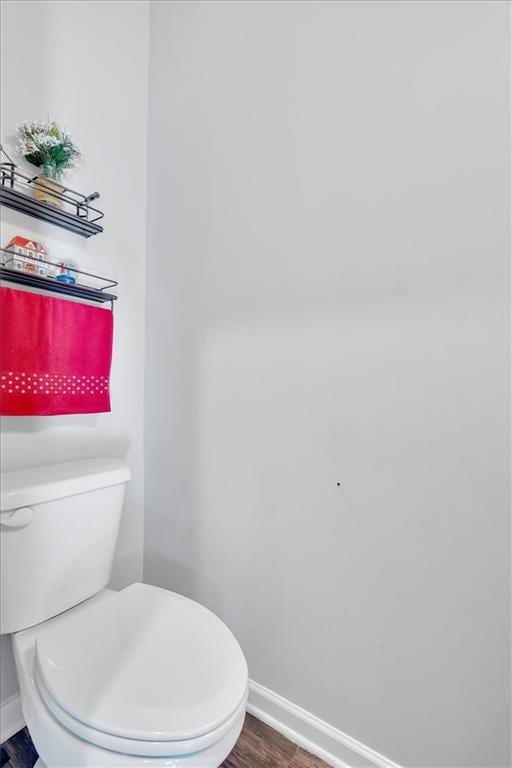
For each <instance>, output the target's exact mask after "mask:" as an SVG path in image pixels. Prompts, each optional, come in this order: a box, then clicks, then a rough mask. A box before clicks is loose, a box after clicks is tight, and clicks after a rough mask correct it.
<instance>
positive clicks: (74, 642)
mask: <svg viewBox="0 0 512 768" xmlns="http://www.w3.org/2000/svg"><path fill="white" fill-rule="evenodd" d="M34 670H35V671H34V680H35V684H36V686H37V689H38V691H39V693H40V695H41V697H42V699H43V700H44V702H45V704H46V706H47V707H48V709H49V710H50V711H51V712H52V714H53V716H54V717H55V718H56V719H57V720H58V721H59V722H60V723H61V724H62V725H63V726H64V727H65V728H67V729H68V730H69V731H71V732H72V733H75V734H76V735H77V736H79V737H80V738H82V739H84V740H86V741H88V742H89V743H92V744H95V745H97V746H100V747H103V748H105V749H109V750H112V751H115V752H121V753H124V754H127V755H140V756H146V757H153V756H155V757H156V756H169V755H187V754H192V753H197V752H199V751H201V750H203V749H206V748H208V747H210V746H211V745H213V744H215V743H216V742H218V741H220V740H221V739H222V738H223V737H224V736H225V735H226V734H227V733H229V731H230V730H231V729H232V728H233V726H234V724H235V723H236V722H237V721H238V720H239V719H240V716H241V715H242V716H243V710H244V709H245V702H246V698H247V665H246V662H245V659H244V656H243V654H242V651H241V649H240V647H239V645H238V643H237V642H236V640H235V638H234V637H233V635H232V634H231V632H230V631H229V630H228V629H227V627H226V626H225V625H224V624H223V623H222V621H220V619H218V618H217V617H216V616H215V615H214V614H212V613H211V612H210V611H208V610H207V609H206V608H204V607H203V606H201V605H199V604H198V603H195V602H194V601H192V600H189V599H187V598H185V597H183V596H181V595H177V594H175V593H172V592H168V591H167V590H162V589H159V588H157V587H151V586H149V585H145V584H133V585H132V586H131V587H127V588H126V589H124V590H122V591H121V592H118V593H113V594H112V595H111V596H110V597H109V598H108V599H105V600H102V601H98V602H95V603H93V604H91V605H90V606H88V607H87V609H86V610H82V611H80V612H77V613H76V615H75V616H73V617H70V618H69V620H67V621H66V622H64V623H60V624H59V625H58V626H52V625H50V626H48V627H47V628H45V630H44V631H41V632H39V633H38V634H37V638H36V655H35V664H34Z"/></svg>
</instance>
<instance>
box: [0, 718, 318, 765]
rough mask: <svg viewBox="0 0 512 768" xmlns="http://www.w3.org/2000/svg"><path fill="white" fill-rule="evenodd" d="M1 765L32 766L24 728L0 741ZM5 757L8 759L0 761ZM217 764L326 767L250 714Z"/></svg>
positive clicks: (30, 746) (33, 753) (33, 752)
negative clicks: (10, 737)
mask: <svg viewBox="0 0 512 768" xmlns="http://www.w3.org/2000/svg"><path fill="white" fill-rule="evenodd" d="M2 747H3V750H5V753H6V754H4V755H2V761H0V764H1V766H2V767H3V768H33V766H34V764H35V762H36V760H37V752H36V750H35V749H34V745H33V744H32V739H31V738H30V735H29V733H28V731H27V729H26V728H24V729H23V730H22V731H20V732H19V733H17V734H16V736H13V737H12V739H9V741H6V742H5V744H3V745H2ZM3 760H6V761H7V760H8V762H5V763H4V762H3ZM221 768H327V766H326V764H325V763H323V762H322V761H321V760H318V758H316V757H313V755H310V754H308V753H307V752H305V751H304V750H303V749H300V748H299V747H297V746H296V745H295V744H292V742H291V741H288V739H285V737H284V736H281V734H280V733H278V732H277V731H274V730H273V729H272V728H269V727H268V725H265V724H264V723H262V722H261V721H260V720H257V719H256V718H255V717H253V716H252V715H247V716H246V718H245V725H244V729H243V731H242V733H241V734H240V738H239V739H238V741H237V743H236V744H235V747H234V749H233V751H232V752H231V754H230V755H228V757H227V758H226V759H225V760H224V762H223V763H222V766H221Z"/></svg>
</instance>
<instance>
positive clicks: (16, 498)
mask: <svg viewBox="0 0 512 768" xmlns="http://www.w3.org/2000/svg"><path fill="white" fill-rule="evenodd" d="M130 477H131V472H130V468H129V467H128V465H127V464H126V463H125V462H124V461H122V460H121V459H112V458H105V459H103V458H102V459H82V460H80V461H65V462H62V463H60V464H47V465H44V466H40V467H29V468H27V469H15V470H12V471H10V472H3V473H2V476H1V494H0V505H1V511H2V512H9V511H10V510H13V509H18V508H19V507H28V506H31V505H33V504H42V503H43V502H45V501H54V500H56V499H62V498H65V497H66V496H75V495H76V494H77V493H85V492H86V491H93V490H96V489H98V488H107V487H108V486H111V485H119V484H121V483H126V482H127V481H128V480H129V479H130Z"/></svg>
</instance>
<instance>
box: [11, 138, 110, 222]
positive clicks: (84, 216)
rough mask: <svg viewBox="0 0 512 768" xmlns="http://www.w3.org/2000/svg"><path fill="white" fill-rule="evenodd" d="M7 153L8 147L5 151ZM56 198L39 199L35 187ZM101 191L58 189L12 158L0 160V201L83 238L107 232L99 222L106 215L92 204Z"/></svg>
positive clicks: (47, 195)
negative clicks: (52, 201)
mask: <svg viewBox="0 0 512 768" xmlns="http://www.w3.org/2000/svg"><path fill="white" fill-rule="evenodd" d="M2 152H3V154H5V150H2ZM36 189H37V190H40V191H41V192H44V195H45V196H46V197H50V198H54V203H53V204H52V203H49V202H44V201H43V200H37V199H36V198H35V197H34V195H33V192H34V190H36ZM99 196H100V195H99V192H93V193H92V194H90V195H83V194H82V193H81V192H77V191H76V190H74V189H71V188H70V187H65V186H62V189H60V190H55V189H52V188H50V187H47V186H46V185H45V184H44V182H40V181H39V180H38V177H37V176H29V175H28V174H27V173H25V172H24V171H22V170H21V169H20V168H19V167H18V166H17V165H16V164H15V163H13V162H12V161H11V160H10V159H9V158H8V162H2V163H0V204H2V205H5V206H7V207H8V208H12V209H14V210H16V211H21V212H22V213H26V214H27V215H29V216H33V217H34V218H36V219H41V220H43V221H48V222H50V223H51V224H55V225H56V226H58V227H63V228H64V229H68V230H70V231H72V232H75V233H76V234H78V235H82V237H91V236H92V235H97V234H99V233H100V232H103V227H102V226H101V225H100V224H99V223H98V222H99V221H101V219H103V217H104V214H103V212H102V211H100V210H99V209H98V208H96V207H95V206H93V205H91V203H92V202H93V201H94V200H97V199H98V198H99Z"/></svg>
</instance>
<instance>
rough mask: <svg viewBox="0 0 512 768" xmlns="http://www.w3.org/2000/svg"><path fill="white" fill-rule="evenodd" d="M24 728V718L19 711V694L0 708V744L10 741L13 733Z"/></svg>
mask: <svg viewBox="0 0 512 768" xmlns="http://www.w3.org/2000/svg"><path fill="white" fill-rule="evenodd" d="M24 727H25V718H24V717H23V712H22V711H21V698H20V695H19V694H16V696H13V697H12V698H11V699H8V700H7V701H6V702H5V703H4V704H2V706H0V744H3V743H4V741H7V739H10V738H11V736H14V734H15V733H18V731H21V729H22V728H24Z"/></svg>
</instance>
